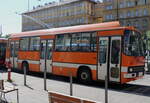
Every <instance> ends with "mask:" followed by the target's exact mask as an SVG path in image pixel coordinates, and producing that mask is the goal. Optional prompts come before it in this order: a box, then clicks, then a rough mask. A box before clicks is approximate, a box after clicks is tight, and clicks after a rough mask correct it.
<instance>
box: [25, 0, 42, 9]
mask: <svg viewBox="0 0 150 103" xmlns="http://www.w3.org/2000/svg"><path fill="white" fill-rule="evenodd" d="M37 1H41V0H37ZM28 11H30V0H28Z"/></svg>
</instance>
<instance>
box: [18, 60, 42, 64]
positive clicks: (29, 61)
mask: <svg viewBox="0 0 150 103" xmlns="http://www.w3.org/2000/svg"><path fill="white" fill-rule="evenodd" d="M23 61H27V62H28V63H29V64H40V61H35V60H18V63H22V62H23Z"/></svg>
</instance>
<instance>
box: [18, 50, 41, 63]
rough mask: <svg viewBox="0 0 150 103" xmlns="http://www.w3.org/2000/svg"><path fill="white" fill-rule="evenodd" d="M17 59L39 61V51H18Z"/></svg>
mask: <svg viewBox="0 0 150 103" xmlns="http://www.w3.org/2000/svg"><path fill="white" fill-rule="evenodd" d="M18 59H19V60H32V61H39V60H40V53H39V52H38V51H19V52H18Z"/></svg>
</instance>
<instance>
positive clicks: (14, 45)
mask: <svg viewBox="0 0 150 103" xmlns="http://www.w3.org/2000/svg"><path fill="white" fill-rule="evenodd" d="M18 49H19V41H16V42H11V43H10V62H11V64H12V67H13V68H18Z"/></svg>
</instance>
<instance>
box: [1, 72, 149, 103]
mask: <svg viewBox="0 0 150 103" xmlns="http://www.w3.org/2000/svg"><path fill="white" fill-rule="evenodd" d="M11 75H12V80H13V85H15V86H17V87H18V88H19V98H20V103H49V101H48V94H47V91H44V85H43V84H44V80H43V78H42V77H43V76H42V75H39V74H36V73H32V74H30V75H27V86H24V76H23V74H21V73H14V72H13V73H12V74H11ZM0 76H1V77H2V78H3V79H4V80H5V81H6V80H7V73H6V72H3V71H1V72H0ZM48 78H49V79H47V90H49V91H56V92H60V93H64V94H68V95H69V94H70V92H69V90H70V89H69V87H70V85H69V78H65V77H59V76H50V75H48ZM5 84H8V83H7V82H5ZM8 85H9V84H8ZM108 93H109V95H108V97H109V100H108V101H109V103H150V75H145V76H144V78H142V79H140V80H137V81H133V82H130V83H128V84H126V85H123V86H120V85H117V84H111V85H109V91H108ZM73 95H74V96H77V97H81V98H87V99H91V100H94V101H100V102H102V103H105V87H104V83H100V82H92V83H91V84H86V85H83V84H81V83H79V82H77V80H76V79H74V83H73ZM6 98H7V100H8V101H11V102H13V103H16V92H13V93H10V94H7V95H6Z"/></svg>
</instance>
